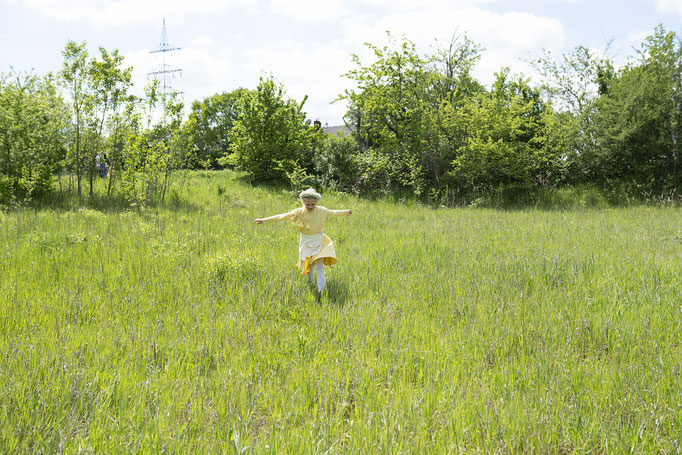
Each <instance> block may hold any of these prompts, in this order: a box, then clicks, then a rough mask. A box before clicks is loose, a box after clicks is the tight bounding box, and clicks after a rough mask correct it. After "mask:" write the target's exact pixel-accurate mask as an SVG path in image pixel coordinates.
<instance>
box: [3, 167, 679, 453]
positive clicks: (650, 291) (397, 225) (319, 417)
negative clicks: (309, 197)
mask: <svg viewBox="0 0 682 455" xmlns="http://www.w3.org/2000/svg"><path fill="white" fill-rule="evenodd" d="M169 197H170V202H169V204H168V206H167V207H166V208H159V209H146V210H137V209H135V210H132V211H126V210H124V209H122V208H121V207H120V206H116V207H118V208H114V209H108V208H107V207H106V206H99V207H98V208H99V209H93V208H90V209H71V208H68V209H59V210H50V209H40V210H30V209H20V210H15V211H10V212H0V356H1V357H2V368H1V369H0V453H13V452H50V453H53V452H67V453H72V452H81V451H85V452H95V453H112V452H121V451H126V452H161V451H171V452H231V451H234V452H239V453H244V452H246V453H250V452H254V453H261V452H272V453H281V452H289V453H341V452H353V453H358V452H361V453H368V452H391V453H395V452H415V453H424V452H430V453H445V452H451V453H471V452H477V451H480V452H539V453H546V452H551V453H557V452H558V453H586V452H617V453H620V452H635V453H636V452H664V453H676V452H680V451H681V450H682V448H680V435H681V434H682V405H681V403H682V386H681V384H682V378H681V377H680V374H681V371H682V317H681V316H682V285H681V284H680V277H681V276H682V260H681V258H682V212H681V211H680V209H679V208H674V207H658V208H656V207H645V206H641V207H628V208H620V209H599V210H590V209H583V210H572V211H541V210H519V211H506V212H500V211H495V210H490V209H441V210H435V209H431V208H425V207H420V206H418V205H414V204H393V203H388V202H381V201H379V202H370V201H363V200H359V199H356V198H354V197H350V196H347V195H343V194H327V195H325V199H324V200H323V203H322V204H323V205H325V206H327V207H330V208H337V209H340V208H352V209H353V210H354V215H353V216H351V217H347V218H338V219H333V220H330V221H328V222H327V225H326V226H325V230H326V232H327V233H328V234H329V235H330V237H331V238H332V239H334V241H335V243H336V248H337V254H338V258H339V263H338V264H337V266H336V268H335V269H334V270H333V271H329V272H328V273H327V278H328V280H327V283H328V284H327V290H326V295H325V296H324V297H323V299H322V302H321V303H318V302H316V300H315V298H314V295H313V293H312V292H311V290H310V289H309V288H308V287H307V285H306V284H305V280H304V279H303V278H301V277H299V276H298V274H297V272H296V269H295V267H294V262H295V259H296V252H297V233H296V232H295V230H294V229H293V227H292V226H290V225H286V224H284V223H281V224H268V225H263V226H254V225H253V224H252V220H253V219H254V218H256V217H259V216H265V215H269V214H274V213H281V212H284V211H287V210H289V209H292V208H294V207H296V206H297V202H296V201H295V200H293V199H292V198H291V196H290V195H287V194H284V193H279V192H277V191H274V190H268V189H263V188H253V187H248V186H245V185H242V184H240V183H239V182H238V181H236V180H235V179H234V178H233V177H232V175H231V174H229V173H194V174H186V175H185V177H183V178H182V179H180V180H179V181H178V182H177V183H176V185H175V186H174V188H173V189H172V190H171V193H170V196H169ZM67 206H68V204H66V205H63V207H67Z"/></svg>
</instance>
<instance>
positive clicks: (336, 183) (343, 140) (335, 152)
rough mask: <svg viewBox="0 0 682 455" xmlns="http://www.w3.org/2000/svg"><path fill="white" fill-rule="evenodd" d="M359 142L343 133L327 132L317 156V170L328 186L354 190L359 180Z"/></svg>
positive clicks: (323, 182)
mask: <svg viewBox="0 0 682 455" xmlns="http://www.w3.org/2000/svg"><path fill="white" fill-rule="evenodd" d="M356 150H357V142H356V141H355V140H354V139H353V138H352V137H351V136H346V135H344V134H342V133H337V134H327V135H325V137H324V140H323V142H322V145H321V146H320V149H319V151H318V153H317V155H316V157H315V171H316V173H317V175H318V176H319V179H320V183H321V184H322V185H323V186H325V187H327V188H334V189H336V190H342V191H352V190H354V189H355V185H356V183H357V180H358V177H357V176H358V163H357V160H358V158H357V157H356Z"/></svg>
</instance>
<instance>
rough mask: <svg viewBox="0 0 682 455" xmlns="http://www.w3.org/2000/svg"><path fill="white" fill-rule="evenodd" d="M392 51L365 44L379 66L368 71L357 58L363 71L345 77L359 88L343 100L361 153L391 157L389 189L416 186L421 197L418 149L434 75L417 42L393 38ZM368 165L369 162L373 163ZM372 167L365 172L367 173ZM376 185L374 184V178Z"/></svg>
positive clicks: (355, 60)
mask: <svg viewBox="0 0 682 455" xmlns="http://www.w3.org/2000/svg"><path fill="white" fill-rule="evenodd" d="M388 37H389V40H390V41H391V45H390V46H385V47H383V48H380V47H377V46H375V45H372V44H370V43H366V44H365V45H366V46H367V47H368V48H369V49H370V50H372V52H373V53H374V58H375V61H374V62H373V63H371V64H369V65H367V66H363V64H362V62H361V61H360V58H359V57H358V56H357V55H355V54H353V55H352V59H353V63H354V64H355V65H357V67H358V68H356V69H353V70H351V71H349V72H348V73H346V74H345V76H346V77H347V78H349V79H352V80H354V81H355V83H356V85H357V88H355V89H353V90H346V92H345V93H344V94H343V95H341V96H340V97H339V100H345V101H347V103H348V113H347V114H346V122H347V123H348V124H350V125H351V126H352V129H353V131H354V133H355V135H356V140H357V142H358V144H359V147H360V151H361V152H362V153H364V152H367V151H368V150H369V149H375V150H376V151H377V153H378V154H379V155H386V156H387V158H388V160H389V161H388V164H389V167H388V168H384V167H382V172H387V173H388V175H387V177H388V179H389V180H390V183H389V184H390V186H394V187H411V188H413V189H415V190H416V191H417V192H418V191H419V187H420V177H421V173H422V168H421V163H420V162H419V161H420V160H419V150H420V148H421V145H422V142H423V139H424V122H423V119H424V114H425V113H426V112H427V111H428V108H429V104H430V99H429V98H430V97H429V92H428V90H429V85H430V74H429V71H428V70H427V68H426V64H427V62H426V60H424V59H422V58H421V57H420V56H419V55H418V53H417V51H416V48H415V45H414V43H412V42H411V41H409V40H408V39H406V38H403V40H402V41H401V42H400V43H396V41H395V39H394V38H393V37H392V36H391V35H390V33H389V34H388ZM368 164H369V163H368ZM371 169H372V167H371V166H370V167H365V172H369V171H371ZM370 180H371V179H370Z"/></svg>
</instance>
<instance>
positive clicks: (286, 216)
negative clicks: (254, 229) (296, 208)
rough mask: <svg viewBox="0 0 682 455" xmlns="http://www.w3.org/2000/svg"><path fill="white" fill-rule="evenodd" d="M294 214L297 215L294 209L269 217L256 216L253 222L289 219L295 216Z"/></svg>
mask: <svg viewBox="0 0 682 455" xmlns="http://www.w3.org/2000/svg"><path fill="white" fill-rule="evenodd" d="M294 216H296V214H295V213H294V212H293V211H291V212H287V213H280V214H279V215H273V216H269V217H267V218H256V219H255V220H253V222H254V224H263V223H270V222H272V221H287V220H291V219H292V218H294Z"/></svg>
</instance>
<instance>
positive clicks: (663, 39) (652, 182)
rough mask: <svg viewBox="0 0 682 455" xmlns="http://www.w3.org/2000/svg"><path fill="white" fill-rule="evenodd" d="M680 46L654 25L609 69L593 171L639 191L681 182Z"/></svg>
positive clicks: (673, 36)
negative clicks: (630, 55)
mask: <svg viewBox="0 0 682 455" xmlns="http://www.w3.org/2000/svg"><path fill="white" fill-rule="evenodd" d="M681 79H682V50H681V42H680V39H679V37H678V36H677V35H676V34H675V33H672V32H666V31H665V30H664V29H663V27H662V26H658V27H657V28H656V30H655V32H654V34H653V35H651V36H649V37H648V38H647V39H646V40H645V42H644V43H643V45H642V48H641V49H640V50H639V53H638V58H637V59H636V60H634V61H632V62H630V63H629V64H627V65H625V66H624V67H623V68H622V69H621V70H620V71H619V72H618V73H617V74H615V75H613V76H612V77H611V78H610V79H609V80H608V84H605V90H604V91H603V94H602V96H601V97H600V98H599V100H598V101H597V104H596V107H597V111H598V115H597V117H596V119H595V123H596V127H597V128H596V129H597V131H598V133H599V134H598V136H597V150H598V152H597V153H595V156H594V159H593V161H592V163H591V165H592V173H593V174H595V175H598V176H599V178H600V180H602V181H604V182H611V181H614V180H615V181H621V182H625V183H627V184H628V185H634V189H636V190H638V191H648V192H649V191H657V192H658V191H664V190H669V189H673V188H678V187H679V186H680V185H681V184H682V170H681V169H680V168H681V166H680V154H681V152H682V150H681V148H682V144H680V131H682V82H681Z"/></svg>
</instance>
